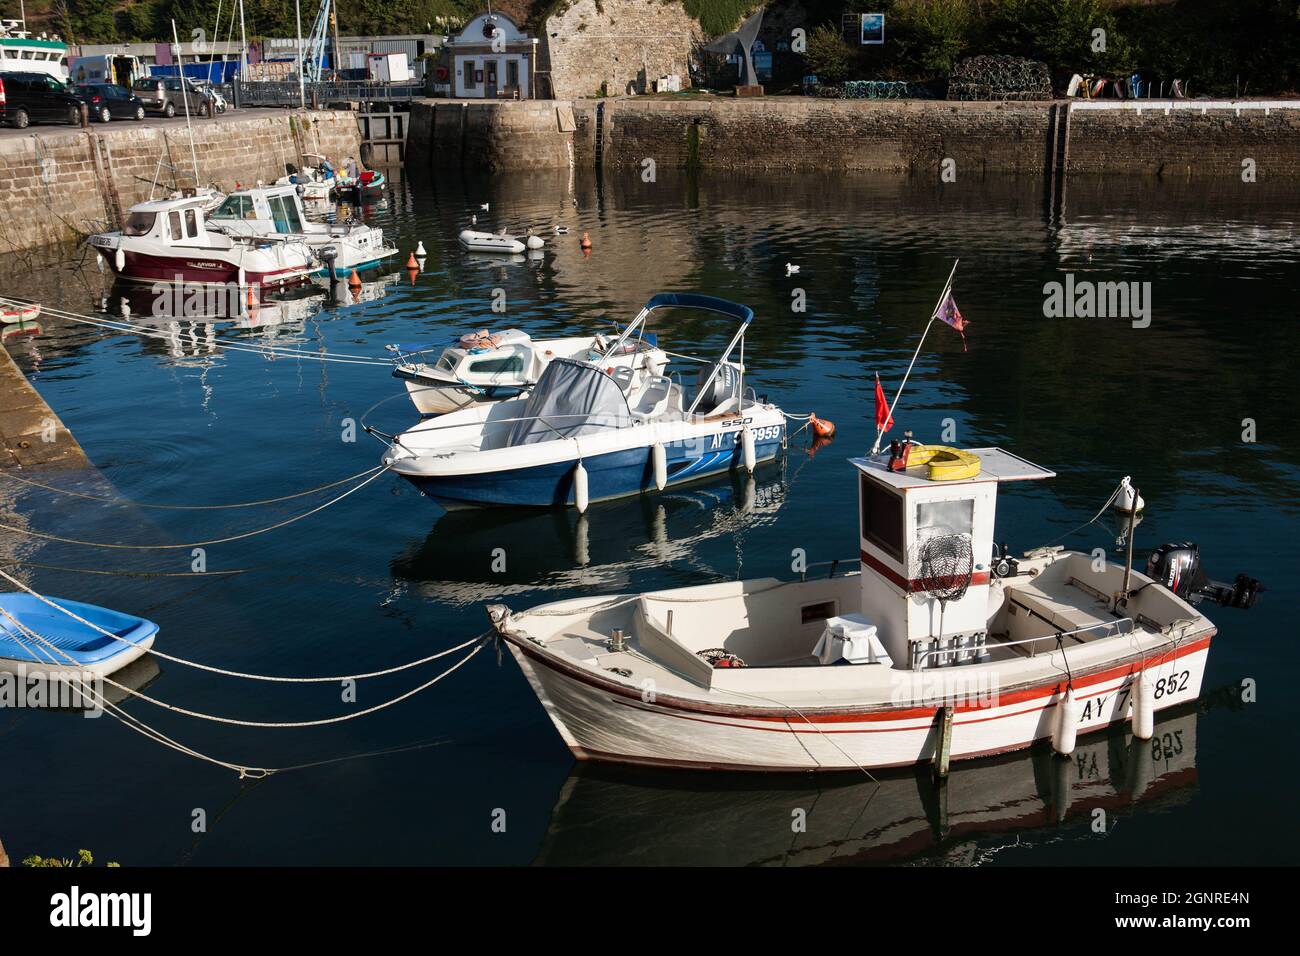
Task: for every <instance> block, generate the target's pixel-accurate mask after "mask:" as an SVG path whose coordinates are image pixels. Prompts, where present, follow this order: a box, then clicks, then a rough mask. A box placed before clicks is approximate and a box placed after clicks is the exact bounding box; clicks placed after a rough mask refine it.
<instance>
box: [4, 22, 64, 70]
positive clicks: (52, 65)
mask: <svg viewBox="0 0 1300 956" xmlns="http://www.w3.org/2000/svg"><path fill="white" fill-rule="evenodd" d="M0 73H42V74H45V75H46V76H52V77H54V78H55V79H56V80H58V81H59V82H61V83H66V82H68V45H67V44H66V43H64V42H63V41H62V40H61V39H59V37H58V36H57V35H56V36H53V37H49V36H46V35H45V34H43V33H42V34H41V35H40V36H39V37H33V36H32V35H31V33H30V32H29V31H28V30H27V25H26V23H25V22H24V21H22V20H0Z"/></svg>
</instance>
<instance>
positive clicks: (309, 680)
mask: <svg viewBox="0 0 1300 956" xmlns="http://www.w3.org/2000/svg"><path fill="white" fill-rule="evenodd" d="M0 577H2V578H4V579H5V580H6V581H8V582H9V583H10V584H13V585H15V586H16V587H18V588H21V589H22V590H23V591H26V592H27V593H28V594H30V595H31V596H32V597H34V598H36V600H38V601H40V602H41V603H42V604H45V605H47V606H49V607H51V608H53V609H54V610H56V611H59V612H60V613H62V614H66V615H67V616H68V617H70V618H72V619H73V620H74V621H76V622H77V623H79V624H83V625H85V626H86V627H88V628H90V629H91V630H93V631H96V632H98V633H99V634H102V635H103V636H105V637H111V638H112V639H113V640H115V641H117V642H118V643H120V644H126V645H128V646H130V647H137V648H138V647H139V646H140V645H139V644H138V643H137V642H135V641H129V640H127V639H126V638H125V637H122V636H121V635H120V634H114V633H113V632H112V631H108V630H105V629H104V628H102V627H100V626H99V625H98V624H96V623H94V622H93V621H88V620H86V619H85V618H84V617H82V616H81V615H79V614H77V613H76V612H75V611H72V610H70V609H68V608H66V607H64V606H63V605H62V604H59V603H58V602H57V601H52V600H50V599H49V598H47V597H46V596H45V595H43V594H40V593H39V592H37V591H35V590H33V589H32V588H30V587H28V586H27V585H26V584H24V583H23V582H22V581H20V580H19V579H18V578H15V577H14V576H13V575H11V574H9V573H8V572H7V571H4V570H0ZM0 614H4V615H5V617H10V616H9V614H8V613H7V612H5V610H4V609H3V608H0ZM10 620H13V618H11V617H10ZM19 626H20V627H21V626H25V625H19ZM477 640H479V638H477V637H475V638H471V639H470V640H468V641H464V642H462V643H460V644H457V645H456V646H455V647H449V648H447V649H446V650H443V651H439V652H438V653H436V654H430V655H429V656H428V657H422V658H420V659H418V660H414V661H409V662H407V663H405V664H398V665H395V666H393V667H389V668H386V669H384V670H378V671H370V672H369V673H365V674H343V675H340V676H337V677H277V676H274V675H270V674H247V673H244V672H242V671H232V670H227V669H225V668H222V667H213V666H211V665H209V664H200V663H199V662H198V661H191V660H186V659H185V658H183V657H176V656H175V655H173V654H167V653H165V652H163V651H159V650H152V649H151V650H150V653H151V654H153V655H154V656H155V657H159V658H161V659H163V660H165V661H171V662H172V663H173V664H181V665H183V666H185V667H193V668H195V669H196V670H201V671H207V672H208V673H210V674H220V675H221V676H223V677H238V678H241V679H243V680H260V681H269V682H271V683H277V684H334V683H342V682H343V681H346V680H353V681H356V680H369V679H370V678H372V677H386V676H388V675H389V674H396V673H398V672H400V671H405V670H410V669H411V668H412V667H419V666H420V665H421V664H427V663H429V662H430V661H436V660H438V658H440V657H446V656H447V655H448V654H454V653H456V652H457V651H459V650H463V649H464V648H466V647H469V646H470V645H471V644H473V643H474V642H475V641H477Z"/></svg>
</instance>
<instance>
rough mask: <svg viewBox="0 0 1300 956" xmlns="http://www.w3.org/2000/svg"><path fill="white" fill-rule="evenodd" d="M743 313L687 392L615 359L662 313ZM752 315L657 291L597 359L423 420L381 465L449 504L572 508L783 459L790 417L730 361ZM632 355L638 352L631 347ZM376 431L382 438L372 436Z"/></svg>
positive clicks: (554, 363) (557, 366) (566, 364)
mask: <svg viewBox="0 0 1300 956" xmlns="http://www.w3.org/2000/svg"><path fill="white" fill-rule="evenodd" d="M668 308H678V309H682V308H684V309H697V310H703V311H707V312H713V313H717V314H721V315H725V316H727V317H729V318H731V319H733V320H737V321H738V323H739V328H738V329H737V330H736V332H735V334H734V336H733V337H732V339H731V342H730V344H729V345H728V346H727V348H726V351H725V352H724V353H723V355H722V357H721V359H720V360H718V361H716V362H702V367H701V368H700V370H699V372H698V374H697V376H696V378H695V382H694V386H693V388H690V389H689V391H688V389H687V388H686V387H684V386H683V385H682V383H681V382H680V381H674V379H673V378H670V377H669V376H667V375H645V376H640V377H638V376H637V375H636V370H635V368H634V367H632V366H631V365H620V366H615V365H613V364H612V363H610V362H608V360H607V358H606V357H605V356H612V355H620V354H622V350H623V349H624V347H625V346H626V345H627V344H628V343H629V342H632V341H634V337H635V336H638V335H639V334H641V333H642V332H643V331H644V324H645V321H646V318H647V317H648V316H649V315H650V314H651V313H652V312H654V311H656V310H659V309H668ZM753 317H754V314H753V312H752V311H750V309H749V308H748V307H747V306H743V305H739V304H737V303H734V302H727V301H726V300H724V299H717V298H714V297H712V296H704V295H692V294H685V293H661V294H659V295H657V296H655V297H653V298H652V299H651V300H650V301H649V302H648V303H647V304H646V306H645V307H644V308H643V309H642V310H641V312H640V313H639V314H638V315H637V317H636V319H635V320H633V322H631V323H630V324H629V325H628V326H627V328H625V329H624V330H623V332H622V333H621V335H620V336H619V338H618V339H617V340H616V341H615V342H614V344H613V345H611V346H610V347H609V348H608V349H607V350H606V352H605V353H604V355H602V357H601V358H600V359H599V360H598V361H597V362H586V361H581V360H579V359H567V358H553V359H551V360H550V362H548V363H547V365H546V368H545V370H544V371H543V372H542V375H541V378H540V379H539V380H538V382H537V385H536V386H534V388H533V389H532V391H531V392H529V393H528V395H527V396H526V397H522V398H516V399H513V400H510V401H505V402H498V403H495V404H491V405H478V406H475V407H472V408H466V409H463V410H461V411H458V412H452V413H451V414H449V415H444V416H442V417H440V418H432V419H426V420H425V421H423V422H421V423H420V424H418V425H416V426H415V427H414V428H411V429H408V430H407V431H405V432H402V433H401V434H400V435H396V436H383V435H380V436H379V437H381V438H387V440H388V441H389V447H388V451H387V452H386V453H385V454H384V456H383V464H384V465H386V466H387V467H389V468H391V469H392V470H393V471H395V472H396V473H397V474H399V475H401V476H402V477H403V478H406V479H407V480H408V481H410V482H411V483H412V484H414V485H415V486H416V487H417V488H419V489H420V490H421V491H422V492H424V493H425V494H426V495H428V496H429V497H431V498H433V499H434V500H436V501H438V502H439V503H441V504H443V505H444V506H446V507H447V508H468V507H483V506H488V505H518V506H533V507H556V506H564V505H569V504H572V505H575V506H576V507H577V509H578V511H579V512H583V511H586V509H587V505H588V503H589V502H593V501H604V500H608V499H612V498H620V497H623V496H625V495H635V494H640V493H641V492H643V491H648V490H650V489H657V490H660V491H662V490H663V489H664V488H665V487H667V486H669V485H678V484H682V483H684V482H687V481H693V480H695V479H698V478H704V477H708V476H711V475H717V474H721V473H724V472H727V471H729V470H731V469H733V468H738V467H744V468H745V469H746V470H747V471H749V472H751V473H752V472H753V470H754V468H755V466H756V464H757V463H758V462H763V461H767V460H769V459H772V458H775V457H776V456H777V455H778V454H779V453H780V452H781V450H782V449H784V447H785V439H786V427H785V425H786V420H785V415H784V413H783V412H782V411H781V409H780V408H778V407H777V406H776V405H774V404H771V403H770V402H768V401H767V400H766V399H759V398H758V397H757V396H755V395H754V394H753V392H752V390H749V391H747V390H746V389H745V387H744V365H743V362H734V361H731V354H732V352H733V351H735V349H736V347H737V345H738V344H739V345H740V354H741V356H742V357H743V355H744V345H743V339H744V335H745V329H746V328H748V326H749V323H750V322H751V321H752V320H753ZM632 354H636V353H635V352H634V353H632ZM372 433H373V434H378V433H375V432H373V430H372Z"/></svg>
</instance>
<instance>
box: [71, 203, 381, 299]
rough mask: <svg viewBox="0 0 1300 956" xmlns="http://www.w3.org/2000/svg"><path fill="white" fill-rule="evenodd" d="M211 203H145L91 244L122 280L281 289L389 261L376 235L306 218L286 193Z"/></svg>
mask: <svg viewBox="0 0 1300 956" xmlns="http://www.w3.org/2000/svg"><path fill="white" fill-rule="evenodd" d="M209 201H210V197H207V196H204V195H197V196H189V197H182V198H180V199H160V200H149V201H147V202H142V203H137V204H136V205H134V206H132V207H131V210H130V212H129V214H128V216H127V221H126V224H125V225H124V226H123V227H122V229H120V230H117V231H114V232H103V233H99V234H98V235H95V236H92V237H91V238H90V242H91V245H93V246H94V247H95V250H96V251H97V252H98V253H99V254H100V256H101V257H102V258H103V259H104V261H105V262H106V263H107V264H108V266H109V268H110V269H112V271H113V273H114V274H115V275H117V276H119V277H121V278H124V279H131V280H136V281H146V282H158V281H164V282H191V283H193V282H197V283H222V284H225V283H238V284H239V285H240V286H243V285H260V286H282V285H289V284H293V283H296V282H301V281H303V280H305V279H306V278H307V277H309V276H312V275H317V274H323V273H325V274H327V273H329V272H331V270H332V271H333V272H334V274H335V275H338V274H339V273H340V272H342V273H346V272H347V271H349V270H351V269H364V268H366V267H368V266H372V265H375V264H377V263H378V262H379V261H380V260H382V259H385V258H387V257H389V256H392V255H395V254H396V252H397V250H396V249H394V248H392V247H391V246H388V245H385V243H384V233H383V230H382V229H377V228H374V227H372V226H366V225H364V224H360V223H342V224H329V223H319V222H312V221H310V220H308V219H307V216H306V212H305V210H304V209H303V206H302V200H301V198H300V197H299V196H298V193H297V191H296V190H295V188H294V187H293V186H270V187H257V188H250V189H239V190H236V191H235V192H233V193H231V194H230V195H229V196H227V197H226V198H225V200H224V201H223V202H222V203H221V204H220V205H219V206H218V207H217V208H216V209H214V210H211V211H209V210H208V209H207V208H206V205H207V203H208V202H209Z"/></svg>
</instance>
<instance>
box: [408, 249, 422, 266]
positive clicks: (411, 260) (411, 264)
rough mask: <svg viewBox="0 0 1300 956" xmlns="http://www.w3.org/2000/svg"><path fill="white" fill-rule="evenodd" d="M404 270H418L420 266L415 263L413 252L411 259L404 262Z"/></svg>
mask: <svg viewBox="0 0 1300 956" xmlns="http://www.w3.org/2000/svg"><path fill="white" fill-rule="evenodd" d="M406 268H408V269H418V268H420V264H419V263H418V262H416V261H415V253H414V252H412V253H411V258H409V259H407V260H406Z"/></svg>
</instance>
